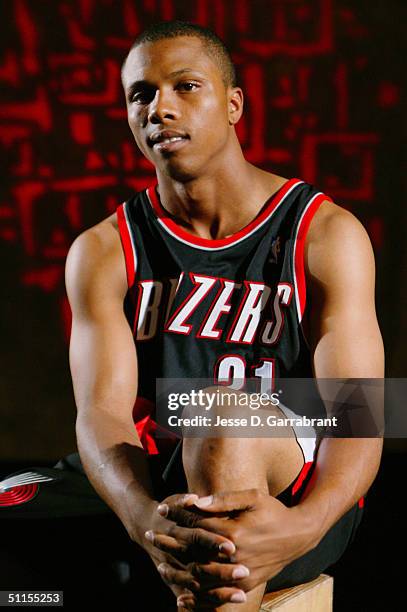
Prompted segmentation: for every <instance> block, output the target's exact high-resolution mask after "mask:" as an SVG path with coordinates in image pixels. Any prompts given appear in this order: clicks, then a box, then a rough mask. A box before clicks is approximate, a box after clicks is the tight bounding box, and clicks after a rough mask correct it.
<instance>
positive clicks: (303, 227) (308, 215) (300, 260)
mask: <svg viewBox="0 0 407 612" xmlns="http://www.w3.org/2000/svg"><path fill="white" fill-rule="evenodd" d="M326 200H328V201H329V202H332V199H331V198H330V197H329V196H327V195H326V194H324V193H321V192H319V193H317V194H316V195H314V196H313V197H312V198H311V199H310V201H309V202H308V204H307V205H306V207H305V209H304V211H303V213H302V215H301V218H300V220H299V223H298V227H297V232H296V236H295V243H294V289H295V304H296V310H297V317H298V322H299V323H300V324H301V323H302V320H303V316H304V312H305V307H306V302H307V286H306V280H305V266H304V248H305V239H306V237H307V232H308V229H309V226H310V223H311V221H312V219H313V217H314V215H315V213H316V212H317V210H318V208H319V207H320V205H321V204H322V202H325V201H326ZM301 328H302V325H301ZM302 331H303V336H304V339H305V341H306V342H307V338H306V336H305V334H304V330H302ZM307 344H308V342H307Z"/></svg>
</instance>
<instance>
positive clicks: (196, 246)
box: [146, 181, 304, 251]
mask: <svg viewBox="0 0 407 612" xmlns="http://www.w3.org/2000/svg"><path fill="white" fill-rule="evenodd" d="M303 184H304V181H298V182H296V183H294V185H292V186H291V187H290V188H289V189H288V191H287V193H285V194H284V195H283V197H282V198H281V200H280V201H279V202H278V204H277V205H276V207H275V208H274V209H273V210H272V211H271V212H270V214H268V215H267V217H266V218H265V219H263V221H261V223H259V224H258V225H256V227H254V228H253V229H252V230H251V231H250V232H248V233H247V234H245V235H244V236H242V237H241V238H239V239H238V240H235V241H233V242H231V243H230V244H227V245H222V246H218V247H215V246H203V245H200V244H195V243H193V242H192V240H193V236H192V235H191V242H190V241H189V240H184V239H183V238H181V237H180V236H178V235H177V234H176V233H175V232H173V231H172V230H170V229H169V227H167V225H166V224H165V223H164V222H163V221H162V220H161V219H160V218H159V217H156V219H157V221H158V222H159V223H160V225H161V227H162V228H163V229H164V230H165V231H166V232H167V233H168V234H170V236H172V237H173V238H175V239H176V240H178V241H179V242H182V243H183V244H186V245H188V246H190V247H192V248H193V249H200V250H201V251H222V250H223V249H230V248H231V247H233V246H235V245H236V244H239V243H240V242H242V241H243V240H246V239H247V238H249V237H250V236H252V235H253V234H254V233H255V232H257V230H258V229H260V228H261V227H263V225H264V224H265V223H267V222H268V221H269V220H270V218H271V217H272V216H273V214H274V213H275V212H276V211H277V210H278V209H279V208H280V206H281V205H282V203H283V202H284V201H285V199H286V198H287V197H288V195H289V194H290V193H291V192H292V191H293V189H295V188H296V187H298V186H299V185H303ZM146 195H147V198H148V201H149V202H150V205H151V208H152V210H153V211H154V206H153V203H152V201H151V198H150V195H149V193H148V190H146Z"/></svg>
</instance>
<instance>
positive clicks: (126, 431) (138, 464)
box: [76, 408, 157, 546]
mask: <svg viewBox="0 0 407 612" xmlns="http://www.w3.org/2000/svg"><path fill="white" fill-rule="evenodd" d="M76 434H77V442H78V450H79V454H80V457H81V460H82V464H83V467H84V469H85V472H86V474H87V476H88V478H89V481H90V482H91V484H92V485H93V487H94V488H95V490H96V491H97V493H98V494H99V495H100V497H101V498H102V499H103V500H104V501H105V502H106V503H107V504H108V505H109V506H110V508H111V509H112V510H113V511H114V512H115V513H116V514H117V516H118V517H119V519H120V520H121V521H122V523H123V525H124V526H125V528H126V530H127V532H128V533H129V536H130V537H131V538H132V539H133V540H134V541H136V542H138V543H139V544H140V545H142V546H144V544H145V539H144V532H145V531H146V529H148V528H149V524H148V518H149V516H151V512H152V511H153V509H154V510H155V508H156V506H157V502H156V501H154V495H153V487H152V482H151V477H150V472H149V467H148V463H147V458H146V453H145V451H144V449H143V448H142V445H141V442H140V440H139V438H138V435H137V432H136V430H135V428H134V425H133V423H132V422H131V423H130V422H129V423H127V422H126V423H125V422H123V420H120V419H118V418H115V417H113V416H112V415H111V414H110V413H107V412H104V411H103V410H100V409H99V408H98V409H97V411H96V410H92V409H87V410H86V411H83V413H82V414H78V417H77V421H76Z"/></svg>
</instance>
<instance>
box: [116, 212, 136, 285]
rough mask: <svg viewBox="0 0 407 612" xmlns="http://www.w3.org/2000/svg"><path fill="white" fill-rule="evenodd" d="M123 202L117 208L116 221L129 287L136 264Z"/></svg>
mask: <svg viewBox="0 0 407 612" xmlns="http://www.w3.org/2000/svg"><path fill="white" fill-rule="evenodd" d="M124 204H125V203H124V202H123V204H120V206H119V207H118V208H117V211H116V212H117V223H118V226H119V234H120V239H121V243H122V247H123V251H124V258H125V261H126V274H127V284H128V286H129V288H130V287H132V286H133V285H134V281H135V278H136V265H135V261H134V253H133V246H132V241H131V236H130V231H129V228H128V225H127V220H126V215H125V212H124Z"/></svg>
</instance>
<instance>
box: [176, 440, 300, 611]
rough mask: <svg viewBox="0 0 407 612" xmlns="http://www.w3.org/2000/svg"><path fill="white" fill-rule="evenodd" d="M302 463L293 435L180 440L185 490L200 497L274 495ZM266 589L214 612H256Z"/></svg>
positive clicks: (262, 586)
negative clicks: (248, 491)
mask: <svg viewBox="0 0 407 612" xmlns="http://www.w3.org/2000/svg"><path fill="white" fill-rule="evenodd" d="M290 431H291V430H290ZM291 433H292V431H291ZM303 463H304V460H303V456H302V452H301V449H300V447H299V446H298V444H297V442H296V439H295V437H294V434H293V433H292V436H291V437H286V438H184V441H183V464H184V469H185V474H186V477H187V481H188V490H189V491H191V492H194V493H197V494H198V495H201V496H202V495H209V494H211V493H216V492H217V491H225V490H235V491H236V490H244V489H250V488H259V489H261V490H264V491H265V492H267V493H268V494H270V495H273V496H276V495H278V494H279V493H281V492H282V491H283V490H284V489H285V488H286V487H287V486H288V485H289V484H290V483H291V482H292V481H293V480H294V479H295V477H296V476H297V475H298V473H299V472H300V470H301V468H302V466H303ZM265 587H266V584H265V583H264V584H262V585H259V586H258V587H256V589H253V590H252V591H250V593H248V594H247V602H246V603H245V604H225V605H223V606H221V607H220V608H215V609H217V610H221V612H258V610H259V607H260V604H261V601H262V598H263V594H264V590H265Z"/></svg>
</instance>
